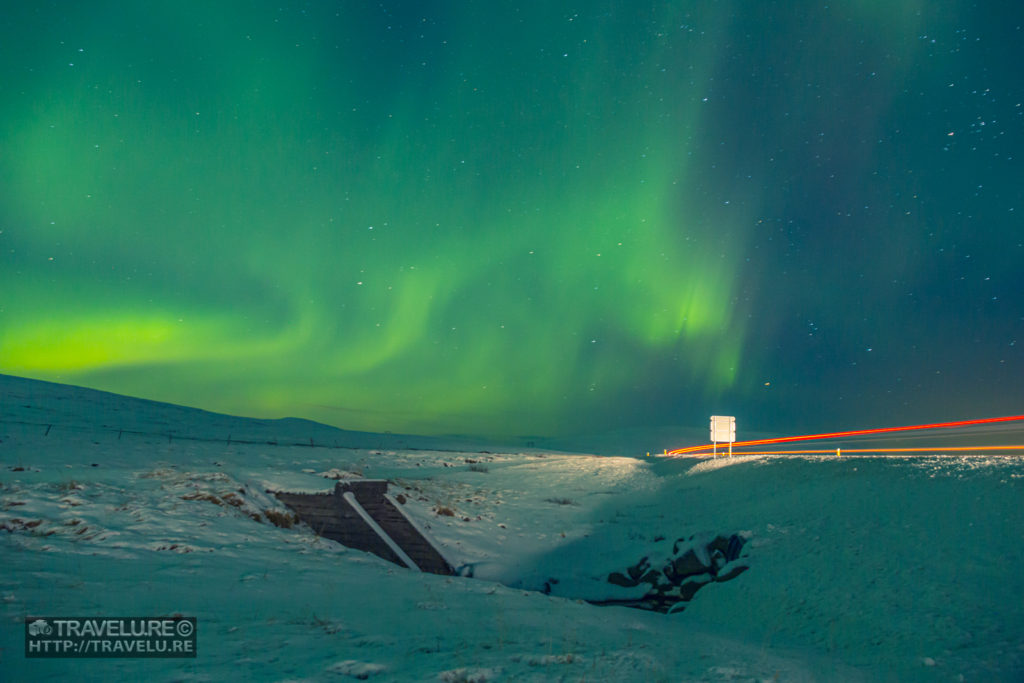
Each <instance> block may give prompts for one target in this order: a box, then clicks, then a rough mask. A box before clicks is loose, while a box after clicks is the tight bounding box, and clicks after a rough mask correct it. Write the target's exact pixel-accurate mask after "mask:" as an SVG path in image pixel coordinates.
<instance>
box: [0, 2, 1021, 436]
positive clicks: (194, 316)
mask: <svg viewBox="0 0 1024 683" xmlns="http://www.w3.org/2000/svg"><path fill="white" fill-rule="evenodd" d="M934 5H935V4H934V3H925V2H923V1H919V0H909V1H901V2H892V3H881V2H873V1H870V0H851V1H849V2H836V3H829V4H822V3H811V2H796V3H786V2H739V1H738V0H737V1H734V2H725V1H723V2H711V1H708V0H704V1H699V2H663V3H647V2H624V1H622V0H619V1H617V2H608V1H605V2H591V3H578V4H572V3H566V2H561V1H560V0H553V1H550V2H539V1H538V2H527V3H500V2H499V3H480V2H452V3H432V2H382V3H377V2H365V3H364V2H329V1H327V0H324V1H321V2H291V1H288V0H284V1H282V2H274V3H268V2H262V1H261V0H255V1H250V2H244V3H243V2H230V1H223V2H220V1H218V2H213V3H209V2H205V3H199V2H161V1H157V2H152V3H121V2H63V1H57V2H45V3H24V4H23V5H22V6H19V7H17V8H12V9H8V10H7V11H6V12H5V13H4V15H3V16H2V17H0V74H2V78H3V83H4V93H3V97H2V100H0V372H3V373H8V374H14V375H20V376H25V377H32V378H37V379H47V380H53V381H61V382H67V383H71V384H78V385H82V386H89V387H94V388H99V389H104V390H107V391H114V392H117V393H123V394H129V395H133V396H140V397H145V398H152V399H156V400H161V401H170V402H174V403H179V404H184V405H189V406H196V407H201V408H206V409H209V410H216V411H220V412H228V413H232V414H240V415H249V416H257V417H283V416H296V417H306V418H310V419H315V420H318V421H321V422H326V423H328V424H332V425H336V426H340V427H344V428H349V429H362V430H372V431H385V430H387V431H394V432H411V433H434V434H437V433H466V434H474V435H488V436H499V435H529V434H540V435H548V434H571V433H583V432H598V431H602V430H606V429H616V428H624V427H642V426H657V425H694V426H697V427H702V426H703V425H704V424H705V421H706V419H707V416H708V415H710V414H712V413H716V412H717V413H724V414H730V415H732V414H734V415H737V416H740V417H739V419H740V420H742V421H743V425H744V426H745V427H746V426H749V427H750V428H758V429H762V430H768V429H774V430H776V431H793V430H798V429H804V428H810V429H819V428H820V429H839V428H857V427H861V426H876V425H884V424H899V423H908V424H909V423H911V422H914V421H929V420H943V419H968V418H973V417H984V416H987V415H1000V414H1015V413H1019V412H1021V411H1020V408H1021V406H1022V405H1024V381H1021V378H1024V358H1022V354H1021V349H1022V346H1024V225H1022V221H1021V218H1022V217H1024V173H1022V158H1024V79H1022V78H1021V77H1020V67H1019V65H1020V64H1021V63H1024V6H1021V5H1020V4H1019V3H1012V2H1005V3H1003V2H998V3H984V4H981V5H977V4H975V3H970V2H966V1H962V0H961V1H953V2H947V3H941V7H936V6H934Z"/></svg>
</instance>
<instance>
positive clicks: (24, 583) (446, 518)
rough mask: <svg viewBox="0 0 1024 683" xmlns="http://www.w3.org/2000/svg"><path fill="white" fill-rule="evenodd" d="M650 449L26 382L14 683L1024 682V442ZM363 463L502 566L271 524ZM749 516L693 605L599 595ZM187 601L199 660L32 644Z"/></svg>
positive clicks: (1, 561)
mask: <svg viewBox="0 0 1024 683" xmlns="http://www.w3.org/2000/svg"><path fill="white" fill-rule="evenodd" d="M289 444H290V445H289ZM311 444H312V445H311ZM665 445H673V444H665ZM418 448H425V449H434V450H415V449H418ZM649 448H650V447H649V446H645V447H641V449H640V450H638V452H637V453H636V457H600V456H594V455H574V454H566V453H556V452H543V451H538V450H529V451H524V452H518V451H519V449H498V448H495V447H493V446H484V445H479V444H477V445H470V444H467V443H465V442H461V443H459V442H445V441H444V440H442V439H429V440H428V439H423V440H419V439H412V438H408V437H399V436H393V435H366V434H358V433H352V432H342V431H339V430H334V429H331V428H329V427H324V426H322V425H315V424H313V423H309V422H304V421H301V420H285V421H255V420H245V419H241V418H232V417H225V416H219V415H213V414H210V413H205V412H202V411H197V410H191V409H185V408H180V407H174V406H166V405H162V404H157V403H152V402H145V401H138V400H135V399H127V398H123V397H117V396H112V395H110V394H102V393H98V392H91V391H87V390H82V389H75V388H70V387H64V386H60V385H52V384H45V383H38V382H31V381H28V380H21V379H16V378H11V377H5V376H0V567H2V570H0V680H5V681H6V680H11V681H21V680H25V681H28V680H31V681H41V680H64V679H68V678H74V679H77V680H97V681H99V680H104V681H105V680H118V679H135V680H156V681H160V680H209V681H223V680H272V681H285V680H357V679H366V680H373V681H392V680H395V681H419V680H422V681H430V680H437V681H505V680H537V681H548V680H565V681H577V680H585V681H687V680H710V681H718V680H740V681H743V680H755V681H760V680H784V681H786V680H789V681H791V680H809V681H819V680H820V681H832V680H843V681H847V680H868V681H875V680H899V681H904V680H924V681H932V680H934V681H958V680H967V681H990V680H1001V681H1021V680H1024V571H1021V567H1022V566H1024V505H1022V503H1024V498H1022V495H1021V494H1022V492H1024V462H1022V461H1021V460H1020V459H1010V458H1001V457H968V456H962V455H957V456H951V457H944V456H942V455H941V453H937V454H935V455H930V456H921V457H899V458H847V457H843V458H835V457H804V458H796V457H789V458H785V457H749V458H734V459H732V460H724V459H719V460H707V459H671V458H669V459H666V458H656V457H650V458H649V457H646V456H645V452H646V450H648V449H649ZM437 449H449V450H437ZM482 450H483V451H487V452H480V451H482ZM503 450H509V451H512V452H501V451H503ZM346 473H348V474H352V475H361V476H367V477H372V478H385V479H388V480H390V481H391V482H392V484H391V486H390V490H391V493H392V494H395V495H397V494H402V497H403V499H404V500H406V503H405V507H406V509H407V511H409V512H410V514H412V515H413V516H414V517H415V518H416V519H417V520H418V521H419V522H420V524H421V525H422V526H424V527H427V528H428V530H429V532H430V533H431V534H433V535H434V537H435V538H436V539H437V540H438V541H439V542H440V543H441V545H442V550H443V552H445V554H446V555H447V556H448V558H449V560H450V561H452V562H453V563H454V564H457V565H469V566H472V567H473V571H474V574H475V576H476V577H477V578H473V579H469V578H456V577H441V576H434V575H427V574H419V573H413V572H410V571H408V570H404V569H400V568H398V567H397V566H394V565H391V564H389V563H387V562H384V561H383V560H379V559H377V558H376V557H374V556H372V555H367V554H365V553H361V552H358V551H354V550H349V549H346V548H344V547H342V546H340V545H338V544H336V543H333V542H331V541H326V540H323V539H320V538H318V537H316V536H315V535H314V534H313V533H312V532H311V531H310V530H309V529H308V528H305V527H302V526H297V527H293V528H280V527H278V526H275V525H273V524H271V523H269V517H268V515H267V513H268V512H270V513H271V515H270V516H273V512H274V511H277V512H284V511H285V509H284V508H283V507H282V506H281V505H280V504H279V503H278V502H277V501H276V499H274V497H273V496H272V495H271V494H270V493H268V490H270V491H272V490H288V491H326V490H329V489H330V488H331V487H332V485H333V481H332V479H331V478H332V477H337V476H344V475H345V474H346ZM449 511H450V512H451V513H452V514H451V515H448V514H439V512H449ZM734 533H736V534H740V535H742V536H743V537H744V538H745V539H747V542H746V544H745V545H744V546H743V550H742V555H743V557H742V561H743V562H744V563H745V564H746V565H748V566H749V567H750V569H749V570H748V571H746V572H744V573H742V574H740V575H739V576H738V577H736V578H734V579H732V580H730V581H725V582H721V583H716V582H712V583H710V584H708V585H706V586H704V587H703V588H701V589H700V591H698V592H697V593H696V595H695V596H694V598H693V600H692V601H691V602H689V603H688V604H687V605H686V608H685V610H683V611H676V612H674V613H672V614H661V613H658V612H649V611H643V610H638V609H630V608H626V607H600V606H595V605H591V604H588V603H586V602H584V601H582V600H581V599H580V598H589V599H595V598H601V597H621V594H622V591H623V589H619V588H617V587H615V586H612V585H611V584H609V583H608V582H607V577H608V575H609V574H610V573H612V572H620V573H621V572H625V571H626V570H627V568H629V567H631V566H635V565H637V563H638V562H639V561H640V560H641V559H642V558H644V557H647V558H648V562H649V563H650V564H651V565H652V566H654V567H657V566H659V565H664V564H665V563H666V562H667V561H668V560H669V559H671V556H672V546H673V544H674V543H675V541H676V540H677V539H680V538H683V539H689V538H690V537H691V536H694V535H697V536H698V538H701V537H702V536H701V535H702V534H704V535H706V536H703V537H711V536H714V535H716V534H725V535H730V534H734ZM552 580H554V581H552ZM545 587H547V589H548V590H549V591H550V594H544V593H541V592H538V590H536V589H543V588H545ZM625 592H628V591H625ZM634 592H635V591H634ZM172 614H183V615H186V616H195V617H197V618H198V650H199V654H198V657H196V658H195V659H183V660H173V659H150V660H144V659H26V658H25V656H24V648H25V643H24V619H25V617H26V616H28V615H69V616H153V615H172Z"/></svg>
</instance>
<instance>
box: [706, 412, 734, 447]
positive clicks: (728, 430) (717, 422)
mask: <svg viewBox="0 0 1024 683" xmlns="http://www.w3.org/2000/svg"><path fill="white" fill-rule="evenodd" d="M735 440H736V418H735V417H728V416H725V415H712V416H711V441H712V443H726V442H728V443H732V442H733V441H735Z"/></svg>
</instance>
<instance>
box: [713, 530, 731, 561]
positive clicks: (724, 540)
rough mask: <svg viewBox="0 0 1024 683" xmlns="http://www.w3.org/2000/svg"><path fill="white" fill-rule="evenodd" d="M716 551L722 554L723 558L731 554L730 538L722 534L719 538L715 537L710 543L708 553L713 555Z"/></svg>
mask: <svg viewBox="0 0 1024 683" xmlns="http://www.w3.org/2000/svg"><path fill="white" fill-rule="evenodd" d="M716 550H717V551H718V552H720V553H722V555H723V556H726V555H727V553H728V552H729V537H728V536H722V535H721V534H719V535H718V536H715V538H714V540H713V541H711V542H710V543H708V552H712V553H713V552H714V551H716Z"/></svg>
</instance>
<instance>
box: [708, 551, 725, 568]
mask: <svg viewBox="0 0 1024 683" xmlns="http://www.w3.org/2000/svg"><path fill="white" fill-rule="evenodd" d="M726 563H727V560H726V559H725V553H723V552H722V551H721V550H715V551H713V552H712V553H711V568H712V569H713V570H714V573H716V574H717V573H718V570H719V569H721V568H722V567H724V566H725V565H726Z"/></svg>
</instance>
